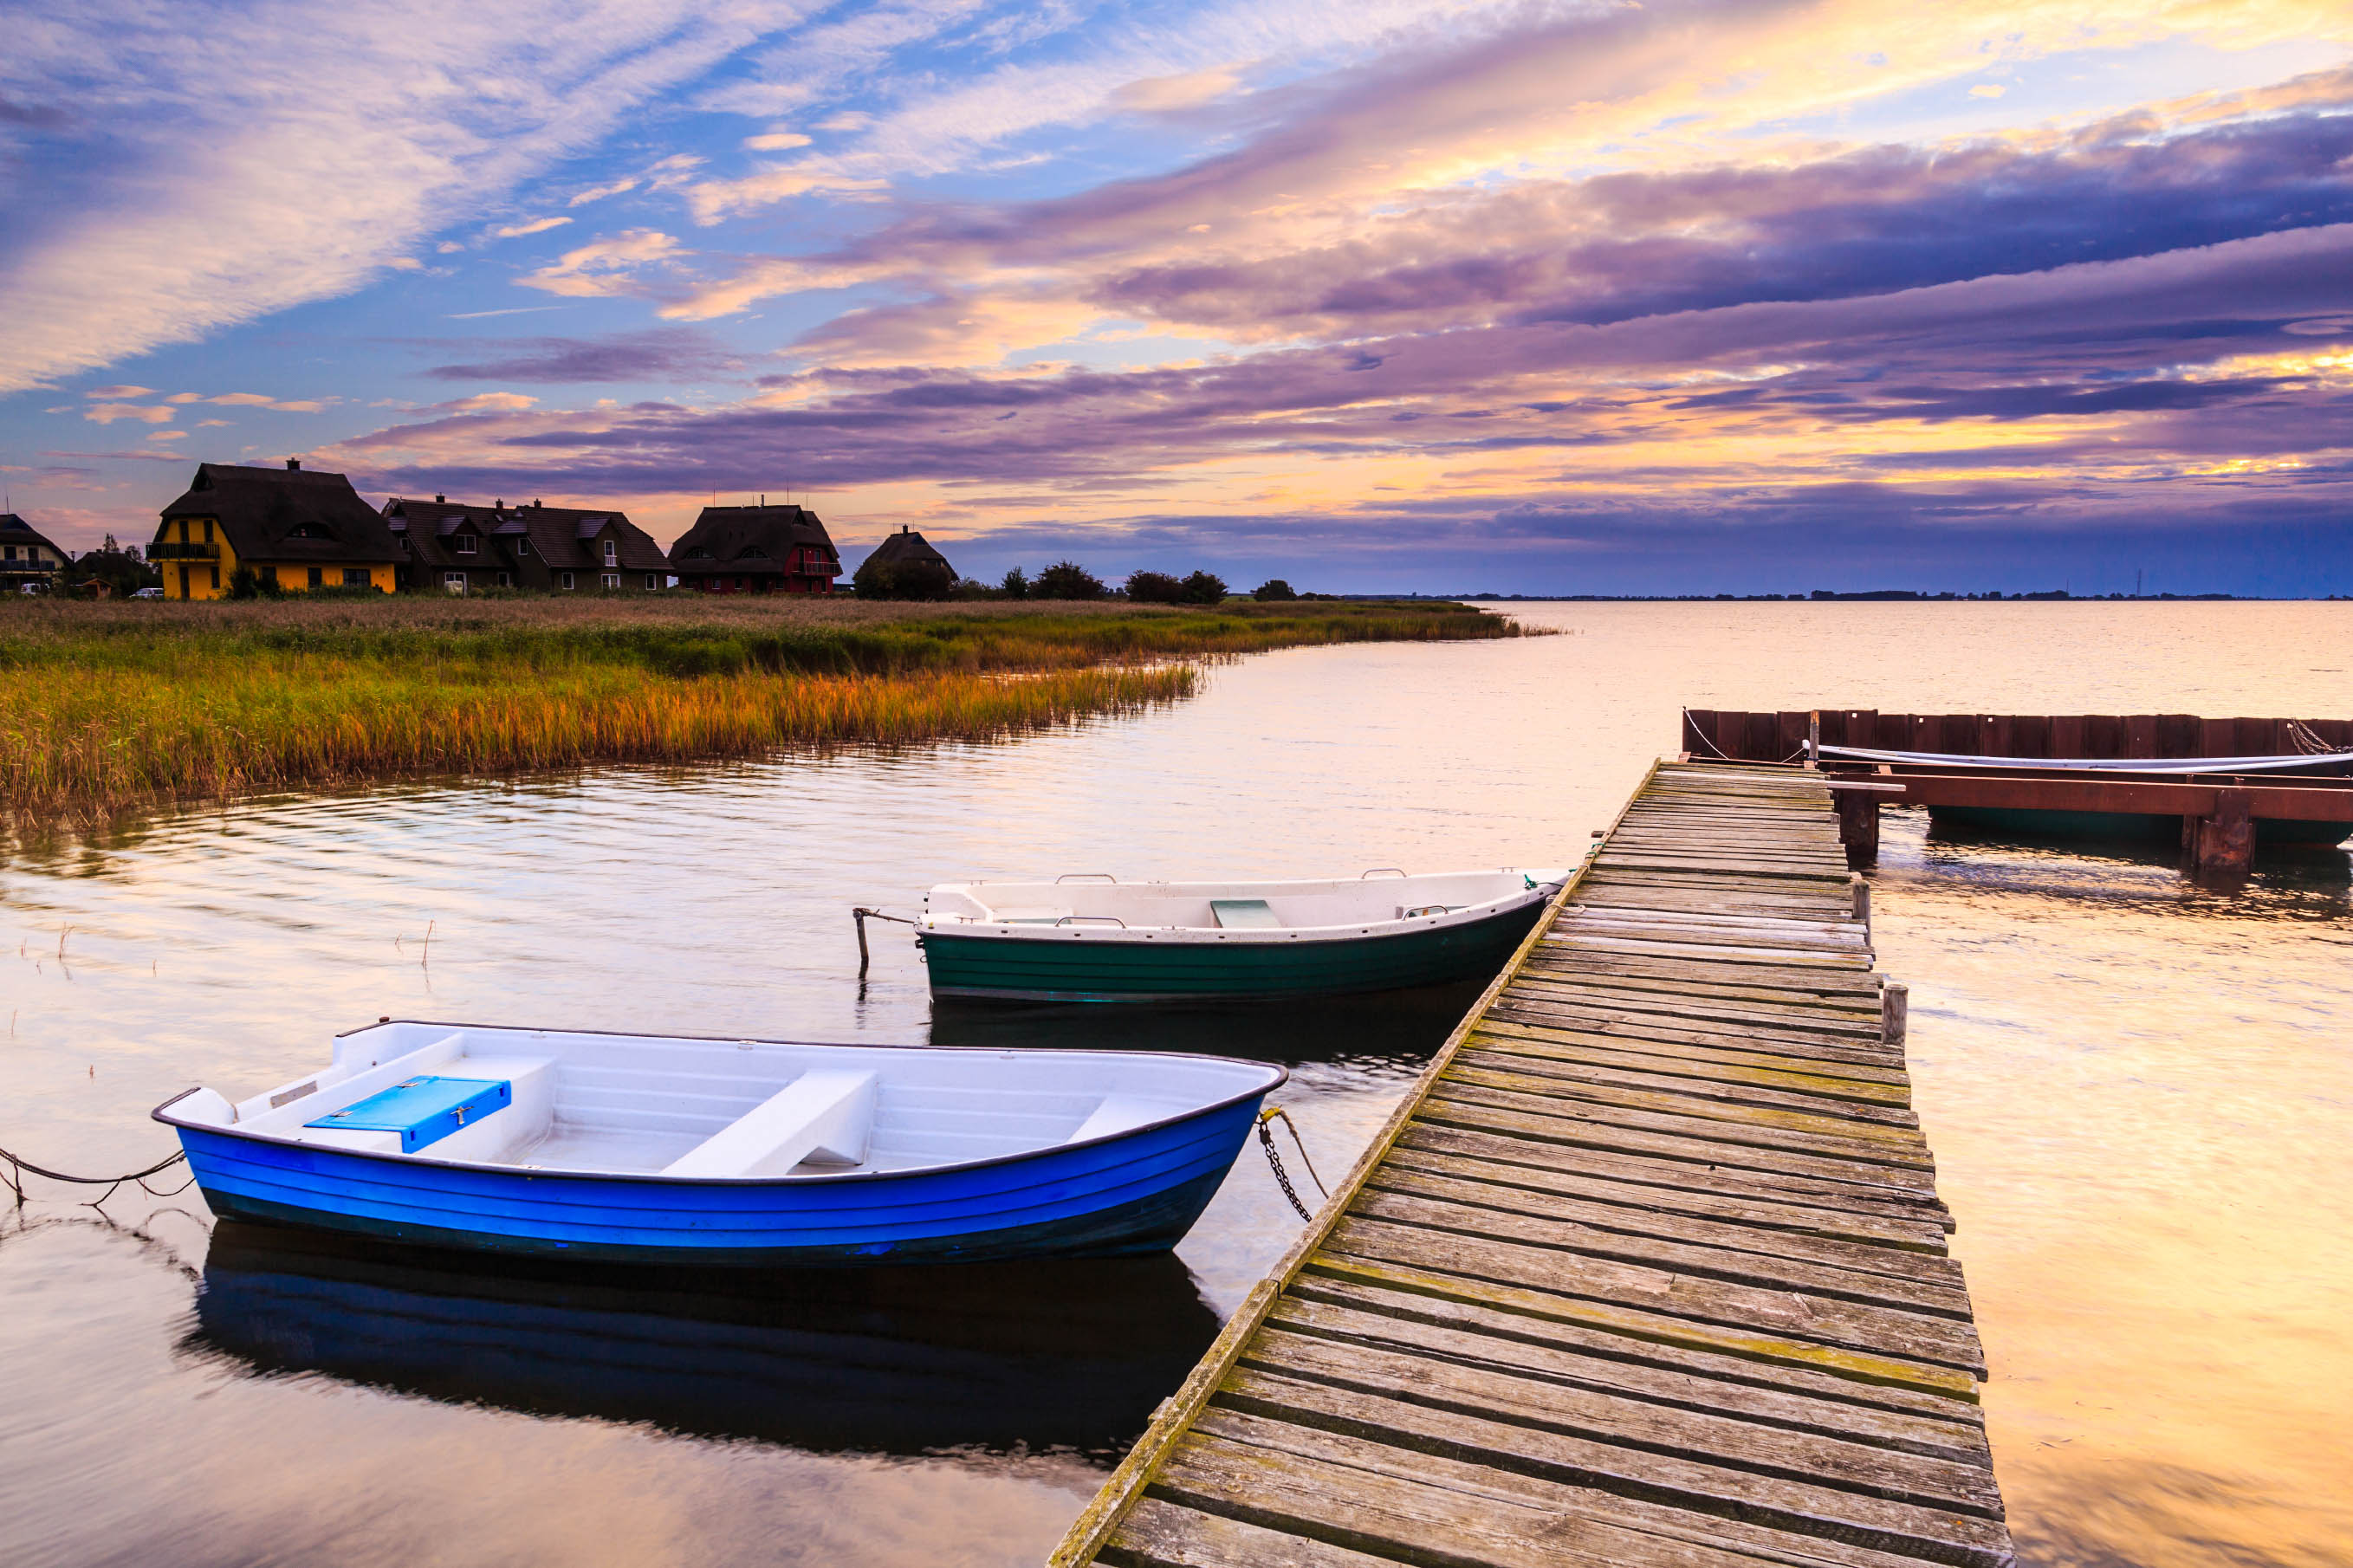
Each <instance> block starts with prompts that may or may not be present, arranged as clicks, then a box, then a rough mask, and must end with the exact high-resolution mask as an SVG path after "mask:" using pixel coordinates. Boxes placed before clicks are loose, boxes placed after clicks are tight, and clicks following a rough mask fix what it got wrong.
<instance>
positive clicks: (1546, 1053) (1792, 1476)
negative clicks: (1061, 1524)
mask: <svg viewBox="0 0 2353 1568" xmlns="http://www.w3.org/2000/svg"><path fill="white" fill-rule="evenodd" d="M1859 908H1860V905H1859V904H1858V901H1857V897H1856V893H1855V890H1854V884H1853V880H1852V876H1851V874H1850V873H1849V871H1848V869H1847V865H1846V858H1845V856H1844V853H1843V851H1842V850H1841V847H1840V844H1839V835H1838V826H1837V818H1836V816H1835V815H1834V814H1833V812H1832V810H1831V793H1830V790H1829V789H1828V787H1827V785H1826V784H1824V783H1823V782H1822V781H1821V780H1820V778H1819V777H1816V776H1813V775H1810V774H1806V773H1796V772H1791V771H1788V770H1778V771H1765V770H1753V771H1752V770H1749V769H1745V768H1734V767H1722V766H1714V767H1708V766H1691V765H1683V764H1675V763H1662V764H1660V765H1659V766H1658V767H1657V768H1655V769H1653V770H1652V772H1651V775H1650V777H1649V778H1647V779H1646V780H1645V781H1644V784H1643V787H1642V788H1641V790H1640V791H1639V792H1637V794H1636V795H1635V796H1634V798H1633V799H1632V800H1631V801H1630V802H1629V803H1628V805H1627V807H1626V809H1625V811H1624V812H1623V813H1622V814H1621V815H1620V819H1619V822H1618V824H1617V825H1616V826H1615V827H1613V828H1612V829H1611V831H1610V832H1609V835H1608V836H1607V837H1605V839H1604V840H1603V842H1602V843H1601V844H1600V846H1599V847H1598V849H1597V851H1596V853H1595V854H1594V855H1593V856H1592V857H1591V858H1588V861H1587V863H1586V865H1585V866H1584V868H1582V869H1581V870H1580V871H1579V872H1578V874H1577V877H1576V878H1575V879H1573V880H1572V881H1571V883H1570V885H1569V886H1568V888H1567V889H1565V890H1564V892H1563V894H1562V897H1561V898H1560V900H1557V901H1556V903H1555V905H1554V907H1553V908H1552V909H1551V910H1548V911H1547V913H1546V918H1545V920H1544V921H1541V922H1539V924H1538V926H1537V929H1536V930H1535V931H1532V932H1531V933H1530V935H1529V938H1528V941H1527V942H1525V944H1524V945H1523V946H1522V948H1521V950H1520V952H1519V953H1518V954H1517V955H1516V956H1515V957H1514V960H1513V962H1512V963H1511V964H1510V965H1509V966H1508V967H1507V968H1506V969H1505V970H1504V973H1502V974H1501V975H1499V976H1497V977H1496V980H1495V982H1494V984H1492V985H1491V986H1490V987H1489V988H1488V990H1487V992H1486V994H1484V995H1483V996H1482V997H1481V999H1480V1001H1479V1002H1478V1004H1477V1005H1475V1006H1474V1007H1473V1008H1472V1012H1471V1014H1470V1016H1467V1017H1466V1018H1465V1019H1464V1020H1463V1022H1462V1024H1461V1026H1460V1027H1458V1028H1457V1029H1456V1031H1455V1032H1454V1035H1453V1036H1452V1037H1451V1038H1450V1039H1449V1040H1448V1042H1447V1044H1446V1046H1445V1047H1444V1048H1443V1049H1441V1050H1440V1053H1439V1055H1438V1057H1437V1058H1436V1059H1435V1060H1434V1061H1433V1062H1432V1063H1431V1065H1430V1069H1429V1071H1428V1072H1427V1073H1426V1074H1425V1075H1424V1076H1423V1078H1422V1080H1421V1082H1420V1084H1419V1086H1418V1088H1417V1089H1416V1092H1415V1093H1413V1094H1412V1095H1409V1097H1408V1098H1407V1100H1406V1101H1405V1102H1404V1103H1403V1104H1401V1105H1400V1106H1399V1107H1398V1110H1397V1112H1396V1113H1395V1114H1394V1115H1393V1116H1392V1117H1391V1118H1390V1120H1389V1122H1388V1125H1387V1126H1386V1127H1384V1129H1383V1130H1382V1131H1381V1133H1380V1135H1379V1136H1378V1137H1377V1138H1376V1139H1375V1140H1374V1142H1373V1143H1372V1146H1371V1147H1370V1148H1368V1149H1367V1150H1366V1152H1365V1154H1364V1155H1363V1157H1362V1158H1361V1159H1359V1160H1358V1162H1357V1163H1356V1167H1355V1169H1354V1170H1353V1171H1352V1172H1351V1173H1349V1176H1348V1178H1347V1179H1346V1180H1345V1182H1344V1183H1342V1184H1341V1185H1340V1187H1339V1188H1338V1189H1337V1190H1336V1191H1335V1193H1334V1194H1333V1196H1332V1198H1331V1200H1330V1202H1328V1203H1327V1204H1326V1205H1324V1210H1323V1212H1322V1213H1321V1214H1319V1215H1317V1216H1316V1218H1315V1220H1314V1223H1313V1224H1311V1225H1310V1226H1308V1228H1307V1230H1306V1232H1305V1233H1304V1234H1303V1236H1302V1237H1300V1238H1299V1240H1298V1242H1297V1243H1296V1244H1295V1245H1294V1246H1293V1248H1292V1249H1291V1251H1290V1252H1289V1254H1287V1255H1286V1257H1285V1258H1283V1260H1282V1263H1281V1264H1280V1265H1279V1266H1278V1267H1277V1268H1276V1270H1275V1272H1274V1273H1273V1274H1272V1275H1271V1277H1270V1278H1269V1279H1266V1280H1264V1281H1262V1282H1261V1284H1260V1285H1259V1286H1258V1287H1256V1288H1255V1289H1253V1290H1252V1291H1251V1293H1250V1298H1249V1300H1247V1301H1246V1302H1245V1303H1244V1304H1243V1307H1242V1309H1241V1310H1240V1311H1239V1312H1238V1313H1237V1314H1236V1315H1235V1317H1234V1318H1233V1320H1232V1321H1230V1322H1229V1324H1228V1325H1227V1327H1226V1330H1225V1331H1224V1332H1223V1333H1222V1334H1221V1335H1220V1336H1219V1340H1218V1342H1217V1343H1216V1344H1215V1345H1214V1346H1212V1347H1211V1349H1210V1351H1209V1353H1208V1356H1207V1357H1205V1358H1204V1359H1203V1361H1202V1362H1201V1363H1200V1365H1198V1367H1196V1368H1195V1369H1194V1372H1193V1374H1192V1375H1191V1376H1190V1377H1189V1378H1188V1379H1187V1382H1186V1384H1185V1386H1184V1387H1183V1388H1181V1389H1179V1390H1178V1391H1177V1393H1176V1394H1175V1395H1174V1396H1172V1397H1171V1398H1170V1399H1169V1400H1168V1401H1167V1402H1166V1404H1164V1405H1162V1406H1161V1408H1160V1410H1159V1411H1158V1412H1157V1413H1156V1414H1155V1416H1154V1419H1153V1422H1152V1425H1151V1427H1150V1428H1149V1430H1147V1431H1146V1432H1145V1435H1144V1436H1143V1437H1142V1438H1141V1439H1140V1440H1139V1441H1138V1442H1137V1444H1136V1446H1135V1447H1134V1450H1133V1451H1132V1452H1131V1453H1130V1454H1129V1455H1128V1456H1127V1458H1126V1459H1125V1460H1124V1462H1123V1463H1122V1464H1121V1465H1120V1467H1119V1468H1118V1469H1117V1470H1116V1471H1115V1472H1114V1473H1113V1476H1112V1478H1111V1480H1110V1481H1109V1483H1108V1484H1107V1485H1106V1486H1105V1487H1104V1488H1103V1491H1102V1492H1101V1494H1099V1495H1098V1496H1097V1497H1096V1499H1095V1500H1094V1501H1093V1502H1092V1504H1090V1505H1089V1507H1088V1509H1087V1510H1086V1512H1085V1513H1084V1514H1083V1515H1082V1516H1081V1518H1080V1519H1079V1521H1077V1523H1075V1524H1074V1525H1073V1526H1072V1527H1071V1531H1070V1533H1069V1535H1068V1536H1067V1537H1066V1538H1065V1539H1064V1540H1063V1542H1062V1543H1061V1545H1060V1548H1059V1549H1058V1550H1057V1551H1056V1552H1055V1553H1054V1556H1053V1558H1052V1559H1051V1561H1052V1563H1053V1564H1054V1565H1055V1568H1078V1565H1079V1564H1082V1563H1096V1562H1100V1563H1107V1564H1111V1565H1113V1568H1226V1565H1229V1564H1230V1565H1237V1568H1239V1565H1240V1564H1245V1563H1247V1564H1251V1565H1253V1568H1261V1565H1270V1564H1275V1565H1279V1564H1296V1565H1297V1568H1371V1565H1373V1564H1381V1563H1411V1564H1425V1565H1426V1564H1440V1563H1443V1564H1448V1565H1450V1568H1489V1565H1493V1568H1537V1565H1546V1568H1551V1565H1556V1564H1570V1565H1591V1568H1602V1565H1604V1564H1611V1565H1618V1568H1653V1565H1657V1568H1756V1565H1757V1564H1760V1563H1784V1564H1790V1565H1792V1568H1795V1565H1799V1564H1812V1565H1820V1564H1838V1565H1842V1568H1905V1565H1908V1564H1919V1563H1942V1564H1951V1565H1955V1568H2001V1565H2003V1564H2006V1563H2009V1562H2010V1560H2011V1550H2010V1535H2009V1531H2008V1528H2007V1526H2006V1525H2005V1524H2004V1522H2003V1517H2002V1505H2001V1496H2000V1490H1999V1489H1998V1488H1997V1487H1996V1486H1995V1483H1994V1476H1993V1468H1992V1456H1991V1454H1990V1452H1989V1449H1988V1447H1987V1444H1986V1437H1985V1427H1984V1422H1983V1420H1982V1418H1981V1416H1980V1415H1979V1413H1978V1408H1977V1403H1976V1401H1977V1388H1978V1380H1979V1379H1980V1378H1982V1377H1983V1375H1984V1371H1985V1367H1984V1358H1983V1352H1982V1351H1981V1349H1980V1347H1979V1344H1978V1335H1977V1328H1976V1324H1975V1322H1974V1321H1973V1317H1972V1313H1971V1310H1970V1305H1969V1298H1968V1289H1967V1287H1966V1285H1965V1283H1964V1281H1963V1279H1962V1278H1961V1270H1960V1266H1959V1264H1957V1262H1955V1261H1954V1260H1953V1259H1952V1258H1950V1257H1949V1256H1948V1255H1947V1247H1946V1241H1945V1237H1946V1233H1947V1231H1949V1230H1950V1229H1951V1228H1952V1221H1951V1217H1950V1215H1948V1214H1947V1212H1946V1210H1945V1208H1944V1205H1943V1204H1942V1203H1940V1202H1939V1201H1938V1200H1937V1197H1936V1177H1935V1169H1936V1167H1935V1162H1934V1160H1933V1158H1932V1157H1931V1155H1930V1154H1929V1152H1928V1145H1927V1142H1926V1139H1925V1137H1924V1136H1923V1135H1922V1133H1921V1131H1920V1126H1919V1120H1918V1117H1917V1116H1916V1115H1915V1113H1914V1111H1913V1110H1912V1108H1911V1089H1910V1082H1909V1079H1908V1078H1907V1076H1906V1073H1905V1062H1904V1053H1903V1049H1902V1047H1901V1043H1900V1037H1899V1039H1897V1040H1890V1039H1889V1038H1888V1037H1887V1036H1886V1034H1885V1031H1884V1024H1883V1019H1884V1018H1885V1016H1886V1013H1885V1011H1884V1009H1883V1003H1882V989H1883V981H1882V979H1881V977H1880V976H1879V975H1878V974H1877V973H1875V972H1874V971H1873V962H1874V961H1873V954H1872V952H1871V946H1870V933H1869V928H1868V926H1867V924H1866V923H1865V922H1863V921H1859V920H1857V919H1856V918H1855V915H1856V912H1857V910H1858V909H1859Z"/></svg>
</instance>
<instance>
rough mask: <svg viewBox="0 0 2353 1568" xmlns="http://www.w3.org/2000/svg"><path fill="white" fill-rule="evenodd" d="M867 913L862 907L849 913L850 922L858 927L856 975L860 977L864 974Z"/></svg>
mask: <svg viewBox="0 0 2353 1568" xmlns="http://www.w3.org/2000/svg"><path fill="white" fill-rule="evenodd" d="M869 912H870V911H869V910H866V909H864V908H863V907H860V908H857V909H853V910H850V911H849V918H850V920H851V921H853V922H854V923H855V924H856V925H857V927H858V973H860V975H861V976H863V975H864V974H865V973H866V964H867V955H866V917H867V915H868V913H869Z"/></svg>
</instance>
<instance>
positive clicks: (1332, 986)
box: [915, 870, 1567, 1002]
mask: <svg viewBox="0 0 2353 1568" xmlns="http://www.w3.org/2000/svg"><path fill="white" fill-rule="evenodd" d="M1566 876H1567V873H1566V872H1564V871H1556V870H1546V871H1514V870H1504V871H1457V872H1446V873H1440V874H1436V875H1425V876H1418V877H1409V876H1407V875H1405V874H1404V873H1403V872H1372V871H1367V872H1366V873H1365V874H1364V875H1363V876H1362V877H1358V878H1351V879H1344V880H1335V881H1317V882H1118V881H1114V880H1113V879H1110V878H1108V877H1104V878H1091V879H1081V878H1071V877H1065V878H1063V879H1060V881H1054V882H967V883H952V884H946V885H943V886H941V887H936V888H934V889H932V890H931V891H930V892H929V893H928V894H926V895H925V896H924V899H923V915H922V916H921V918H919V919H918V920H917V921H916V922H915V930H916V940H917V941H918V942H921V943H922V944H923V959H924V962H925V963H926V964H927V965H929V967H930V970H931V981H932V994H934V996H943V997H972V998H987V999H997V1000H1014V1001H1050V1002H1168V1001H1179V1000H1194V999H1198V998H1201V997H1217V996H1286V995H1289V996H1299V995H1319V994H1336V993H1345V992H1354V991H1387V990H1391V989H1394V988H1397V987H1400V986H1411V985H1433V984H1443V983H1445V982H1447V981H1451V980H1461V979H1467V978H1470V977H1472V976H1474V975H1475V976H1478V977H1480V978H1482V979H1484V978H1485V977H1487V976H1488V975H1491V974H1493V973H1494V972H1495V971H1496V970H1497V969H1498V968H1500V967H1502V965H1503V963H1504V959H1505V958H1506V957H1508V956H1509V955H1510V953H1511V952H1512V949H1513V948H1514V947H1515V946H1517V945H1518V944H1519V942H1520V939H1521V938H1522V937H1524V936H1525V935H1526V934H1527V931H1528V928H1529V927H1530V926H1531V925H1533V924H1535V919H1536V916H1537V914H1538V913H1539V912H1540V911H1541V910H1542V909H1543V907H1544V903H1545V900H1546V899H1548V898H1550V897H1551V896H1552V895H1553V893H1554V892H1556V891H1557V890H1558V889H1559V886H1560V883H1561V881H1562V880H1563V879H1565V878H1566Z"/></svg>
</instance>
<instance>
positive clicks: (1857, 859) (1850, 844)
mask: <svg viewBox="0 0 2353 1568" xmlns="http://www.w3.org/2000/svg"><path fill="white" fill-rule="evenodd" d="M1831 803H1832V804H1833V805H1835V806H1836V807H1837V808H1838V824H1839V842H1840V843H1841V844H1843V845H1845V846H1846V863H1847V865H1848V866H1850V867H1852V868H1854V869H1856V870H1861V869H1862V868H1864V867H1866V866H1876V865H1878V864H1879V796H1877V795H1873V794H1872V793H1871V792H1870V791H1868V790H1859V789H1842V790H1837V791H1834V792H1833V793H1832V794H1831Z"/></svg>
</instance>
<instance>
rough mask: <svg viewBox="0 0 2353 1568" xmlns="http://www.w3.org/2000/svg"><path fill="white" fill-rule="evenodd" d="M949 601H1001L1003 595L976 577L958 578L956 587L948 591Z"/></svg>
mask: <svg viewBox="0 0 2353 1568" xmlns="http://www.w3.org/2000/svg"><path fill="white" fill-rule="evenodd" d="M948 597H949V598H951V599H1001V598H1003V597H1005V595H1002V594H1000V593H998V592H997V590H996V589H994V588H992V587H990V586H989V585H988V584H986V583H984V582H982V581H980V579H978V578H977V577H959V578H957V579H956V585H955V587H953V588H951V589H949V590H948Z"/></svg>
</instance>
